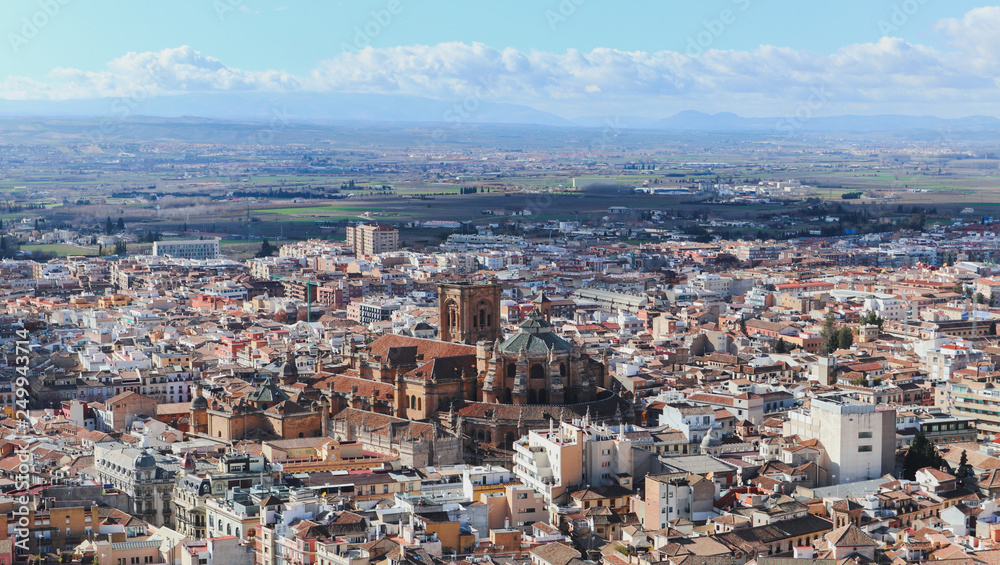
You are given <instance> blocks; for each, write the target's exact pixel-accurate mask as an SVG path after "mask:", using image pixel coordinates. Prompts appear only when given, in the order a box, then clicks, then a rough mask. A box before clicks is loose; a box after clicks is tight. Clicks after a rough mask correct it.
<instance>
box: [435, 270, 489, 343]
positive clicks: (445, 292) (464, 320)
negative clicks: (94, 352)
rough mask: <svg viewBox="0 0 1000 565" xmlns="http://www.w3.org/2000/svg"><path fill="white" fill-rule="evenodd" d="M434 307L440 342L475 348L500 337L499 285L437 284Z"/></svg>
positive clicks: (470, 283) (473, 283)
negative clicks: (436, 311) (437, 309)
mask: <svg viewBox="0 0 1000 565" xmlns="http://www.w3.org/2000/svg"><path fill="white" fill-rule="evenodd" d="M438 304H439V308H440V321H439V324H440V327H441V329H440V331H439V332H438V337H439V339H440V340H441V341H450V342H454V343H464V344H466V345H475V344H476V343H477V342H480V341H489V342H493V341H496V340H497V339H499V338H500V337H501V332H500V284H499V283H493V282H488V283H475V282H465V283H445V284H440V285H438Z"/></svg>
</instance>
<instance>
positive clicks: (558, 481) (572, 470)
mask: <svg viewBox="0 0 1000 565" xmlns="http://www.w3.org/2000/svg"><path fill="white" fill-rule="evenodd" d="M514 452H515V454H514V474H515V475H516V476H517V478H518V479H519V480H520V481H521V482H522V483H524V484H525V485H526V486H528V487H531V488H533V489H535V490H536V491H537V492H539V493H541V494H542V497H543V498H544V500H545V503H546V504H551V503H552V502H561V503H565V502H567V499H568V496H564V495H568V494H569V493H570V492H572V491H573V490H576V489H575V487H583V486H586V485H590V487H591V488H597V487H608V486H612V485H619V486H623V487H626V488H632V467H633V463H632V441H631V440H629V439H626V438H625V436H624V434H621V433H614V432H612V431H611V430H610V429H608V427H607V426H605V425H600V426H598V425H594V424H590V423H589V422H588V421H587V420H586V419H584V420H575V421H574V422H573V423H568V422H562V423H561V424H560V425H559V427H558V428H555V427H554V425H552V426H550V427H549V429H548V430H531V431H530V432H528V435H527V436H524V437H522V438H521V439H520V440H518V441H516V442H514Z"/></svg>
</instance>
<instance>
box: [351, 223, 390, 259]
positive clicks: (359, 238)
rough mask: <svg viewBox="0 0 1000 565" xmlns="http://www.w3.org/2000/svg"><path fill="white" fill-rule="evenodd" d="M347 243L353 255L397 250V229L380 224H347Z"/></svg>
mask: <svg viewBox="0 0 1000 565" xmlns="http://www.w3.org/2000/svg"><path fill="white" fill-rule="evenodd" d="M347 245H349V246H350V247H351V248H352V249H354V254H355V255H377V254H379V253H388V252H390V251H399V230H397V229H395V228H393V227H392V226H385V225H380V224H362V225H359V226H347Z"/></svg>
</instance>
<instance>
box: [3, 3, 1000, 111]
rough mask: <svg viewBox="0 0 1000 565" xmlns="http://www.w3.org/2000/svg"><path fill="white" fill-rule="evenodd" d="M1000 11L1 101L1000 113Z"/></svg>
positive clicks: (152, 73)
mask: <svg viewBox="0 0 1000 565" xmlns="http://www.w3.org/2000/svg"><path fill="white" fill-rule="evenodd" d="M998 28H1000V7H986V8H977V9H975V10H972V11H970V12H968V13H967V14H965V15H964V16H963V17H961V18H949V19H945V20H941V21H939V22H938V23H937V24H936V25H935V27H934V31H935V32H936V33H938V34H939V35H940V36H941V37H942V39H943V40H944V44H945V45H946V48H945V49H942V50H939V49H934V48H931V47H927V46H923V45H917V44H912V43H908V42H906V41H904V40H902V39H899V38H893V37H884V38H882V39H880V40H879V41H877V42H873V43H862V44H853V45H848V46H845V47H843V48H841V49H839V50H838V51H836V52H834V53H832V54H820V53H814V52H809V51H803V50H796V49H790V48H784V47H775V46H771V45H761V46H760V47H758V48H756V49H754V50H750V51H728V50H716V49H708V50H705V51H703V52H701V53H699V54H697V55H695V56H690V55H688V54H687V53H684V52H677V51H658V52H644V51H623V50H618V49H610V48H599V49H594V50H592V51H590V52H582V51H578V50H574V49H571V50H568V51H566V52H564V53H551V52H543V51H529V52H524V51H519V50H516V49H511V48H507V49H496V48H494V47H491V46H488V45H485V44H482V43H473V44H464V43H440V44H437V45H411V46H400V47H391V48H378V49H377V48H371V47H366V48H364V49H362V50H360V51H358V52H356V53H350V52H345V53H342V54H340V55H338V56H336V57H333V58H331V59H328V60H325V61H323V62H321V63H319V64H318V65H316V66H315V68H314V69H313V70H312V71H311V72H310V73H308V75H305V76H293V75H291V74H289V73H286V72H284V71H281V70H264V71H250V70H243V69H237V68H233V67H230V66H227V65H226V64H225V63H224V62H222V61H220V60H218V59H216V58H214V57H211V56H210V55H207V54H204V53H201V52H198V51H196V50H194V49H192V48H191V47H187V46H182V47H177V48H171V49H164V50H162V51H159V52H144V53H128V54H126V55H124V56H122V57H119V58H117V59H115V60H113V61H110V62H109V63H107V65H106V68H105V69H104V70H101V71H96V72H95V71H84V70H80V69H70V68H56V69H52V70H51V71H50V72H49V73H48V74H47V75H46V76H45V78H44V79H43V80H35V79H31V78H27V77H17V76H10V77H7V78H6V79H4V80H3V81H2V82H0V98H5V99H12V100H38V99H42V100H44V99H51V100H65V99H84V98H102V97H120V96H134V95H135V92H136V91H137V90H141V91H142V92H144V93H145V94H147V95H150V96H155V95H170V94H178V93H188V92H240V91H266V92H297V91H307V92H351V93H377V94H398V95H408V96H421V97H428V98H434V99H440V100H462V99H464V98H468V97H476V98H481V99H489V100H493V101H503V102H512V103H518V104H524V105H527V106H531V107H535V108H538V109H542V110H546V111H549V112H553V113H555V114H559V115H563V116H576V115H585V114H588V113H594V112H603V113H607V112H630V113H635V114H642V115H652V116H657V115H669V114H671V113H673V112H676V111H678V110H682V109H689V108H693V109H701V110H704V111H723V110H726V111H735V112H738V113H742V114H744V115H775V114H781V113H782V111H786V112H787V111H791V110H794V108H795V105H796V104H797V103H800V102H801V101H802V100H805V99H808V98H809V96H810V93H811V92H812V91H813V90H814V89H816V88H823V89H824V90H825V91H828V92H830V93H831V97H830V99H831V102H830V103H829V108H827V109H826V110H827V112H826V113H844V112H858V113H917V112H926V113H935V114H938V115H969V114H973V113H989V114H1000V107H998V105H997V104H996V102H995V100H997V99H1000V96H998V94H1000V83H998V77H1000V35H998V34H996V33H995V31H994V30H996V29H998Z"/></svg>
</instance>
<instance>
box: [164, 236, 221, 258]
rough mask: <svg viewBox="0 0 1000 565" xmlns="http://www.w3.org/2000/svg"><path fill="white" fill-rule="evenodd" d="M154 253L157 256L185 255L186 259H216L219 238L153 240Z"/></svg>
mask: <svg viewBox="0 0 1000 565" xmlns="http://www.w3.org/2000/svg"><path fill="white" fill-rule="evenodd" d="M153 255H155V256H157V257H167V256H169V257H183V258H185V259H196V260H203V259H215V258H217V257H218V256H219V240H218V239H177V240H167V241H154V242H153Z"/></svg>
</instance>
